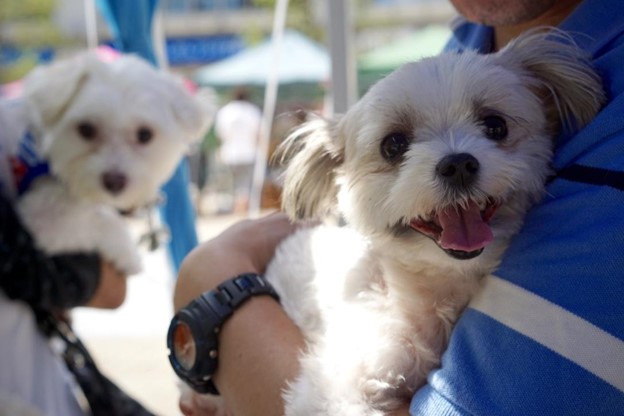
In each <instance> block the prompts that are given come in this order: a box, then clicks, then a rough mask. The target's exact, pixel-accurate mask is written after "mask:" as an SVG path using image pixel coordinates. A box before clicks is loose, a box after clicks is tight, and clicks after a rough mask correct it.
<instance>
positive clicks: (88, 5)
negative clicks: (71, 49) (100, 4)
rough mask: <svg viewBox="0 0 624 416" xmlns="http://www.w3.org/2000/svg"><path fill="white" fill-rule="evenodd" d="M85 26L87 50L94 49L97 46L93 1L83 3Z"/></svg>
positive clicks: (87, 0)
mask: <svg viewBox="0 0 624 416" xmlns="http://www.w3.org/2000/svg"><path fill="white" fill-rule="evenodd" d="M84 5H85V26H86V31H87V48H88V49H95V48H97V46H98V33H97V14H96V11H95V0H86V1H85V3H84Z"/></svg>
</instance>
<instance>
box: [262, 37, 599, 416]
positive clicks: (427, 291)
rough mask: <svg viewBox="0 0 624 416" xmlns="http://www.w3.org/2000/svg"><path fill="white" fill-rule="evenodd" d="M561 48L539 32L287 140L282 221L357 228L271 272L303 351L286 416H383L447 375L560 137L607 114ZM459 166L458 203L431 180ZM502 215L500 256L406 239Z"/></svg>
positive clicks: (314, 242)
mask: <svg viewBox="0 0 624 416" xmlns="http://www.w3.org/2000/svg"><path fill="white" fill-rule="evenodd" d="M555 38H558V39H555ZM562 38H565V36H563V35H561V34H559V35H557V36H555V35H553V34H552V33H551V34H550V35H546V34H545V33H544V32H541V31H539V32H531V33H529V34H527V35H525V36H522V37H520V38H518V39H516V40H515V41H513V42H511V43H510V44H509V45H508V46H507V47H506V48H505V49H503V50H502V51H500V52H498V53H495V54H491V55H480V54H477V53H475V52H471V51H466V52H464V53H462V54H455V53H447V54H442V55H440V56H437V57H433V58H427V59H424V60H422V61H419V62H415V63H409V64H406V65H404V66H403V67H401V68H399V69H398V70H397V71H395V72H394V73H392V74H390V75H389V76H388V77H386V78H385V79H383V80H381V81H380V82H379V83H377V84H376V85H374V86H373V87H372V88H371V90H370V91H369V92H368V93H367V94H366V95H365V96H364V97H363V98H362V99H361V100H360V101H359V102H358V103H357V104H356V105H355V106H354V107H353V108H352V109H350V110H349V111H348V112H347V113H346V114H345V115H344V116H343V117H342V118H340V119H339V120H337V121H335V122H326V121H321V120H317V121H312V122H310V123H309V124H307V125H305V126H303V127H302V128H301V129H300V130H299V131H296V132H295V133H294V134H293V135H292V136H291V137H290V138H289V139H288V142H287V144H286V150H285V151H284V153H285V154H286V155H288V156H287V160H288V157H290V160H289V163H288V167H287V169H286V173H285V186H284V193H283V201H284V206H285V209H286V210H287V212H289V213H290V214H291V215H292V217H294V218H318V217H323V216H324V215H325V214H326V213H328V212H330V211H332V210H333V209H334V208H335V207H336V206H339V208H340V211H341V213H342V214H343V215H344V218H345V219H346V220H347V222H348V224H349V225H350V228H331V227H324V226H321V227H318V228H313V229H306V230H303V231H299V232H298V233H296V234H295V235H294V236H292V237H290V238H289V239H288V240H286V241H285V242H284V243H282V245H280V247H279V248H278V251H277V253H276V256H275V258H274V259H273V261H272V263H271V264H270V265H269V268H268V270H267V272H266V276H267V278H268V279H269V280H270V281H271V283H272V284H273V285H274V286H275V288H276V290H277V291H278V293H279V294H280V295H281V301H282V304H283V306H284V309H285V310H286V312H287V313H288V314H289V316H290V317H291V318H292V319H293V320H294V321H295V323H296V324H297V325H298V326H299V327H300V328H301V330H302V332H303V334H304V336H305V338H306V340H307V344H308V348H307V351H306V352H305V353H303V355H302V357H301V361H300V364H301V372H300V375H299V376H298V377H297V378H296V380H293V381H292V382H291V383H290V385H289V388H288V390H287V391H286V392H285V394H284V398H285V402H286V414H287V415H290V416H292V415H298V416H312V415H335V416H364V415H383V414H386V413H387V412H388V411H390V410H392V409H396V408H397V407H398V406H399V405H400V404H401V403H405V401H407V400H409V398H410V397H411V395H412V394H413V393H414V391H415V390H416V389H417V388H418V387H420V386H421V385H422V384H423V383H424V382H425V378H426V375H427V373H428V372H429V371H430V370H431V369H433V368H435V367H436V366H438V365H439V359H440V356H441V353H442V351H443V350H444V348H445V347H446V344H447V341H448V338H449V334H450V332H451V329H452V327H453V325H454V323H455V321H456V320H457V318H458V316H459V314H460V313H461V312H462V310H463V309H464V308H465V306H466V305H467V303H468V302H469V300H470V299H471V297H472V296H473V295H474V294H475V292H477V291H478V290H479V287H480V281H481V280H482V278H483V277H484V276H486V275H487V274H489V273H490V272H492V271H493V270H494V269H495V267H496V266H497V265H498V262H499V259H500V258H501V255H502V253H503V251H504V250H505V248H506V247H507V245H508V242H509V240H510V238H511V237H512V236H513V235H514V234H515V233H516V232H517V231H518V230H519V228H520V226H521V224H522V221H523V216H524V214H525V213H526V211H527V210H528V209H529V207H530V206H531V204H533V203H535V202H536V201H538V200H539V199H540V198H541V197H542V194H543V189H544V183H545V181H546V179H547V176H548V175H549V174H550V173H551V172H550V169H549V161H550V159H551V156H552V149H553V143H554V138H555V137H556V134H557V133H558V132H559V131H560V130H561V129H562V128H567V129H572V130H575V129H578V128H581V127H582V126H584V125H585V124H586V123H588V122H589V121H590V120H591V119H592V118H593V116H594V115H595V114H596V113H597V111H598V110H599V108H600V106H601V105H602V103H603V100H604V95H603V92H602V86H601V82H600V79H599V77H598V76H597V75H596V73H595V72H594V71H593V70H592V68H591V66H590V65H589V64H588V60H587V58H586V57H585V56H584V55H583V54H582V52H580V51H579V50H578V49H577V48H576V47H574V46H573V45H571V44H569V43H566V42H565V41H563V42H562ZM488 115H497V116H500V117H502V118H503V119H504V120H505V121H506V124H507V128H508V136H507V137H506V138H505V139H504V140H501V141H494V140H491V139H489V138H488V137H486V135H485V132H484V125H483V123H484V121H483V120H484V117H487V116H488ZM391 133H400V134H402V135H404V136H407V137H408V138H409V147H408V148H407V150H406V151H405V153H404V154H403V155H402V156H401V157H400V158H399V159H398V160H397V161H389V160H387V159H385V158H384V157H383V156H382V154H381V151H380V149H381V147H382V142H383V139H384V138H385V137H387V136H388V135H390V134H391ZM460 153H469V154H471V155H473V156H474V158H476V159H477V160H478V162H479V171H478V177H477V180H476V181H475V183H474V184H472V185H471V186H469V187H465V188H461V189H459V190H458V189H455V188H453V187H450V186H448V184H447V183H445V182H444V180H443V178H441V175H440V174H437V173H436V166H437V165H438V163H439V162H440V160H441V159H443V158H444V157H445V156H447V155H449V154H460ZM488 198H489V199H488ZM494 200H495V201H497V203H500V207H499V208H498V209H497V211H496V213H495V215H494V216H493V217H492V218H491V221H489V227H490V228H491V231H492V233H493V241H491V242H490V243H489V244H487V246H486V247H485V249H484V251H483V252H482V254H480V255H478V256H477V257H474V258H470V259H465V260H459V259H456V258H454V257H452V256H450V255H449V254H447V253H446V252H445V251H444V250H442V249H441V247H440V246H439V245H438V244H437V243H436V242H434V241H433V239H432V238H428V237H425V236H424V235H423V234H421V233H420V232H417V231H415V230H414V229H412V228H411V227H410V226H409V225H410V223H411V222H412V221H413V220H414V219H417V218H423V219H432V218H435V217H436V215H439V213H440V212H441V211H443V210H444V209H445V208H446V207H449V206H452V207H455V208H454V209H456V210H459V211H461V210H462V209H464V208H466V207H467V206H469V205H470V204H472V203H476V204H479V205H480V207H481V208H482V206H483V205H485V204H486V202H487V201H490V202H492V201H494ZM470 201H475V202H470ZM434 213H435V214H434ZM438 225H439V224H438Z"/></svg>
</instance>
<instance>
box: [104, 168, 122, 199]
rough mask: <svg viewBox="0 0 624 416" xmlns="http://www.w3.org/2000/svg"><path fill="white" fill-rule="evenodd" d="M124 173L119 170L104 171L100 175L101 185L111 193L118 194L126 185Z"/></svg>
mask: <svg viewBox="0 0 624 416" xmlns="http://www.w3.org/2000/svg"><path fill="white" fill-rule="evenodd" d="M126 182H128V180H127V178H126V175H124V174H123V173H120V172H106V173H104V174H103V175H102V185H104V188H106V190H107V191H109V192H110V193H112V194H118V193H120V192H121V191H123V189H124V188H125V187H126Z"/></svg>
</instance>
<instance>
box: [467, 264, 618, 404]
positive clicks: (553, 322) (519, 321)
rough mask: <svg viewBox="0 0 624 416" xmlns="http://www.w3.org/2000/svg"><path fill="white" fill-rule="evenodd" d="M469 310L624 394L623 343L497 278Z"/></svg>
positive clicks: (547, 302)
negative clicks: (510, 330) (512, 331)
mask: <svg viewBox="0 0 624 416" xmlns="http://www.w3.org/2000/svg"><path fill="white" fill-rule="evenodd" d="M470 307H471V308H473V309H475V310H477V311H479V312H482V313H484V314H486V315H487V316H489V317H491V318H493V319H495V320H496V321H498V322H500V323H502V324H503V325H505V326H507V327H509V328H511V329H513V330H515V331H517V332H519V333H521V334H523V335H525V336H527V337H529V338H531V339H532V340H534V341H536V342H538V343H540V344H542V345H543V346H545V347H547V348H549V349H551V350H553V351H554V352H556V353H557V354H559V355H562V356H563V357H565V358H567V359H569V360H570V361H572V362H574V363H576V364H577V365H579V366H581V367H583V368H584V369H586V370H587V371H589V372H591V373H592V374H594V375H595V376H597V377H599V378H601V379H602V380H604V381H605V382H607V383H609V384H610V385H612V386H613V387H615V388H616V389H618V390H620V391H622V392H624V341H622V340H620V339H618V338H616V337H614V336H613V335H611V334H609V333H607V332H605V331H603V330H602V329H600V328H598V327H597V326H595V325H593V324H592V323H590V322H588V321H586V320H584V319H582V318H580V317H579V316H577V315H575V314H573V313H572V312H570V311H567V310H565V309H563V308H562V307H560V306H558V305H556V304H554V303H552V302H549V301H547V300H546V299H544V298H541V297H539V296H537V295H536V294H534V293H532V292H529V291H528V290H525V289H523V288H521V287H519V286H516V285H514V284H512V283H510V282H508V281H506V280H503V279H501V278H498V277H496V276H489V277H488V278H487V281H486V282H485V287H484V288H483V290H482V291H481V293H479V295H477V296H476V297H475V298H474V299H473V301H472V302H471V304H470Z"/></svg>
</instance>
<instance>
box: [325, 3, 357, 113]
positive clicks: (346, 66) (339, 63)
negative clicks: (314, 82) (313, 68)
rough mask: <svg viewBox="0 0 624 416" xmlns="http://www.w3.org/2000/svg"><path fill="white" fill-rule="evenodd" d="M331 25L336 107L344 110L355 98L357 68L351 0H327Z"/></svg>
mask: <svg viewBox="0 0 624 416" xmlns="http://www.w3.org/2000/svg"><path fill="white" fill-rule="evenodd" d="M327 3H328V7H327V25H328V28H327V29H328V33H329V47H330V56H331V68H332V70H331V88H330V90H331V91H332V111H330V112H329V114H342V113H345V112H346V111H347V109H348V108H349V107H350V106H351V105H352V104H353V103H354V102H355V99H356V96H357V93H356V91H357V88H356V86H357V72H356V70H355V57H354V54H353V36H352V35H353V27H352V20H351V12H350V4H351V2H350V1H349V0H327Z"/></svg>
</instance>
